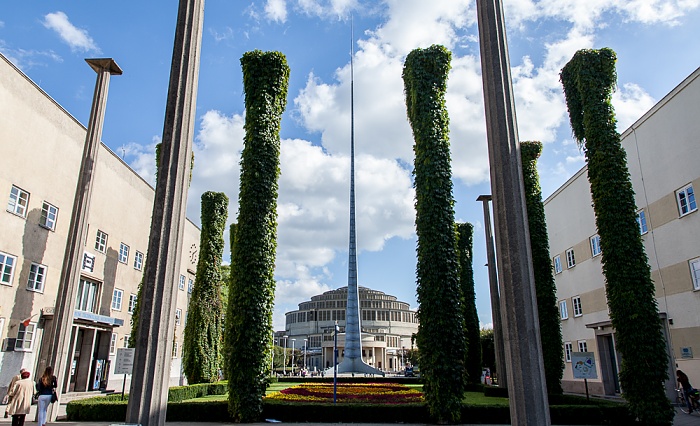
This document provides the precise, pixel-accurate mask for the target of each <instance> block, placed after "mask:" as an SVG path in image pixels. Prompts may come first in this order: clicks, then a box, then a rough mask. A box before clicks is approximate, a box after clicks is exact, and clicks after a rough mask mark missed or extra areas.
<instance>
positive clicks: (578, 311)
mask: <svg viewBox="0 0 700 426" xmlns="http://www.w3.org/2000/svg"><path fill="white" fill-rule="evenodd" d="M571 304H572V305H574V316H575V317H580V316H581V315H583V308H582V307H581V296H574V297H572V298H571Z"/></svg>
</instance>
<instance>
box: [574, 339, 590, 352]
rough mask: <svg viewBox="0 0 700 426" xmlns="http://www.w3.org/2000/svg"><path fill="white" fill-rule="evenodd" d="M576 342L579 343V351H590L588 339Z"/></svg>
mask: <svg viewBox="0 0 700 426" xmlns="http://www.w3.org/2000/svg"><path fill="white" fill-rule="evenodd" d="M576 343H577V344H578V351H579V352H588V342H587V341H586V340H577V341H576Z"/></svg>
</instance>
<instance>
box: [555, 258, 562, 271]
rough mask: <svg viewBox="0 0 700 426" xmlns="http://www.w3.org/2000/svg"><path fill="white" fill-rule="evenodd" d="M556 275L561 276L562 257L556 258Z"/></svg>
mask: <svg viewBox="0 0 700 426" xmlns="http://www.w3.org/2000/svg"><path fill="white" fill-rule="evenodd" d="M554 273H555V274H561V256H559V255H556V256H554Z"/></svg>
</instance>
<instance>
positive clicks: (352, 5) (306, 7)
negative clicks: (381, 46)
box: [296, 0, 359, 19]
mask: <svg viewBox="0 0 700 426" xmlns="http://www.w3.org/2000/svg"><path fill="white" fill-rule="evenodd" d="M296 8H297V10H299V11H301V12H302V13H303V14H305V15H308V16H316V17H319V18H324V19H328V18H347V17H348V15H349V14H350V12H352V11H353V10H356V9H358V8H359V2H358V0H297V2H296Z"/></svg>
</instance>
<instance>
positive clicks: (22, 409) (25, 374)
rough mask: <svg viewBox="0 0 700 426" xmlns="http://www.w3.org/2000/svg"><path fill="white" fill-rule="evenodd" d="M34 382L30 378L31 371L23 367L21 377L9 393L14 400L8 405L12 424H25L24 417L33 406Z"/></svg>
mask: <svg viewBox="0 0 700 426" xmlns="http://www.w3.org/2000/svg"><path fill="white" fill-rule="evenodd" d="M33 394H34V383H32V381H31V380H30V379H29V371H26V370H24V369H23V371H22V373H20V379H19V380H17V381H16V382H15V383H14V385H12V387H11V388H10V391H9V392H8V395H10V397H11V398H12V402H10V405H8V406H7V411H8V412H9V413H10V415H11V416H12V426H24V418H25V417H26V416H27V414H29V409H30V408H31V406H32V395H33Z"/></svg>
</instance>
